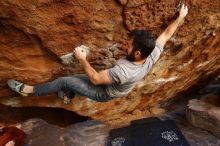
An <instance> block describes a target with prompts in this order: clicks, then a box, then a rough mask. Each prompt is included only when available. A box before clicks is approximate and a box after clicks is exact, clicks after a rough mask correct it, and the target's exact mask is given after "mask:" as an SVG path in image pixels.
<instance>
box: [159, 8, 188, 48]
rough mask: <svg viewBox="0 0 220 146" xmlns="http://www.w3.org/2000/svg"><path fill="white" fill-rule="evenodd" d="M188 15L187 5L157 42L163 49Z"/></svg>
mask: <svg viewBox="0 0 220 146" xmlns="http://www.w3.org/2000/svg"><path fill="white" fill-rule="evenodd" d="M187 13H188V8H187V6H186V5H184V4H183V5H182V6H181V9H180V12H179V16H178V18H177V19H176V20H175V21H174V22H173V23H171V24H170V25H169V26H168V27H167V28H166V30H165V31H164V32H163V33H162V34H161V35H160V36H159V37H158V38H157V40H156V42H158V43H159V44H160V45H161V47H163V46H164V45H165V44H166V42H167V41H168V40H169V39H170V38H171V37H172V35H173V34H174V32H175V31H176V29H177V28H178V26H179V25H180V23H181V22H182V21H183V20H184V18H185V17H186V15H187Z"/></svg>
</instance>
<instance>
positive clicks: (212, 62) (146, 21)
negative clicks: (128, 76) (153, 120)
mask: <svg viewBox="0 0 220 146" xmlns="http://www.w3.org/2000/svg"><path fill="white" fill-rule="evenodd" d="M178 2H179V1H177V0H165V1H154V0H148V1H144V0H140V1H136V0H129V1H112V0H105V1H102V0H98V1H95V0H81V1H76V0H64V1H61V0H36V1H30V0H20V1H10V0H1V1H0V47H1V49H0V68H1V70H0V102H1V103H3V104H5V105H11V106H17V107H22V106H44V107H62V108H65V109H67V110H72V111H75V112H77V113H79V114H81V115H85V116H90V117H92V118H94V119H99V120H102V121H108V122H111V121H114V120H119V121H120V120H127V119H125V118H126V117H128V116H130V115H132V114H131V113H132V111H134V110H135V109H138V110H140V111H143V112H144V113H148V114H149V111H148V107H149V106H153V105H156V104H157V105H158V104H160V103H161V102H166V101H167V100H168V99H170V98H173V97H174V96H175V95H177V94H178V93H180V92H182V91H185V90H187V89H188V88H189V87H191V86H193V85H195V84H196V83H197V82H198V81H200V80H202V79H205V78H206V77H208V76H210V75H215V74H218V73H219V67H220V63H219V58H220V43H219V40H220V29H219V25H220V13H219V7H220V2H219V0H213V1H209V0H202V1H201V0H188V1H187V5H188V6H189V8H190V9H189V15H188V16H187V18H186V20H185V23H184V25H183V26H181V27H180V29H179V30H178V32H177V33H176V34H175V35H174V36H173V37H172V39H171V40H170V42H169V43H168V44H167V45H166V47H165V51H164V53H163V55H162V56H161V58H160V59H159V61H158V62H157V63H156V64H155V66H154V67H153V69H152V70H151V72H150V73H149V74H148V75H147V76H146V77H145V79H144V81H143V84H142V85H140V86H139V87H137V88H136V89H135V90H134V91H133V92H131V94H130V95H129V96H128V97H124V98H118V99H115V100H113V101H110V102H107V103H97V102H95V101H91V100H89V99H87V98H85V97H79V98H75V99H74V100H73V103H72V104H71V105H69V106H65V105H63V104H62V103H61V101H60V100H59V99H58V98H56V96H55V95H51V96H47V97H28V98H21V97H16V98H9V97H12V96H15V94H14V93H13V92H12V91H10V90H9V89H8V88H7V86H6V81H7V80H8V79H9V78H15V79H18V80H21V81H23V82H25V83H28V84H37V83H42V82H46V81H49V80H53V79H55V78H57V77H59V76H64V75H71V74H75V73H82V72H83V70H82V67H81V66H80V65H79V64H77V63H76V64H73V65H71V66H64V65H62V64H61V62H60V60H59V57H60V56H61V55H63V54H65V53H67V52H71V51H72V50H73V48H74V47H76V46H78V45H81V44H84V45H87V46H89V47H90V48H91V54H90V56H89V57H88V60H89V61H90V62H91V64H92V66H93V67H94V68H95V69H96V70H102V69H105V68H109V67H111V66H112V65H113V63H114V61H115V60H116V59H117V58H119V57H120V56H122V54H123V51H121V50H122V48H121V44H122V43H123V42H124V40H125V39H126V38H127V36H126V32H127V31H129V30H132V29H135V28H142V29H148V30H150V31H152V33H153V34H154V35H155V36H156V37H157V36H158V35H159V34H160V33H161V32H162V31H163V30H164V29H165V28H166V26H167V25H168V24H169V23H170V22H171V21H172V20H173V19H172V17H173V16H174V14H175V13H176V10H177V9H176V8H177V5H178ZM144 115H145V114H142V116H144Z"/></svg>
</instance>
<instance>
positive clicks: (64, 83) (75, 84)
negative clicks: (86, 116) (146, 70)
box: [34, 74, 112, 102]
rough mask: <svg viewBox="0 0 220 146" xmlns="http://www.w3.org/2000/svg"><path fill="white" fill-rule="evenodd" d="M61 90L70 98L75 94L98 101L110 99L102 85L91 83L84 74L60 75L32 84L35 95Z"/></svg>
mask: <svg viewBox="0 0 220 146" xmlns="http://www.w3.org/2000/svg"><path fill="white" fill-rule="evenodd" d="M61 90H62V91H64V92H65V93H66V95H67V97H68V98H70V99H71V98H73V97H74V96H75V94H79V95H82V96H87V97H88V98H90V99H93V100H95V101H98V102H106V101H109V100H111V99H112V98H111V97H109V96H108V95H107V93H106V90H105V86H104V85H94V84H92V83H91V81H90V80H89V78H88V77H87V75H85V74H77V75H73V76H67V77H60V78H58V79H56V80H54V81H52V82H48V83H44V84H38V85H35V86H34V93H35V95H36V96H43V95H47V94H49V93H54V92H58V91H61Z"/></svg>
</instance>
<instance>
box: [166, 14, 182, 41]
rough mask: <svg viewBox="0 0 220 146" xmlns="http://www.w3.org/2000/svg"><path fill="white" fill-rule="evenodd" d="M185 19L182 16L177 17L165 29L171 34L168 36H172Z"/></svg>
mask: <svg viewBox="0 0 220 146" xmlns="http://www.w3.org/2000/svg"><path fill="white" fill-rule="evenodd" d="M183 19H184V18H182V17H180V16H179V17H177V19H176V20H175V21H173V22H172V23H171V24H170V25H169V26H168V27H167V29H166V30H165V32H166V34H167V35H169V37H168V38H170V37H171V36H172V35H173V34H174V33H175V31H176V30H177V28H178V26H179V25H180V24H181V23H182V22H183Z"/></svg>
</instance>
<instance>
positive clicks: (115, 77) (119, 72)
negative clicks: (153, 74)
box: [108, 65, 128, 84]
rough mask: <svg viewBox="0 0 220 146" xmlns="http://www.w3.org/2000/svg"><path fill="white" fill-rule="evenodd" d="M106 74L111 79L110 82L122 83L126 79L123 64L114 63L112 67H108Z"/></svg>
mask: <svg viewBox="0 0 220 146" xmlns="http://www.w3.org/2000/svg"><path fill="white" fill-rule="evenodd" d="M108 75H109V77H110V79H111V80H112V83H119V84H123V83H125V82H127V81H128V74H127V73H126V69H125V67H124V66H123V65H115V66H114V67H112V68H110V69H108Z"/></svg>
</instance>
